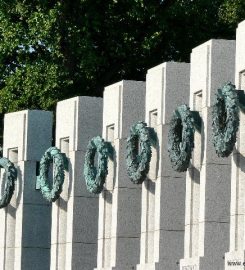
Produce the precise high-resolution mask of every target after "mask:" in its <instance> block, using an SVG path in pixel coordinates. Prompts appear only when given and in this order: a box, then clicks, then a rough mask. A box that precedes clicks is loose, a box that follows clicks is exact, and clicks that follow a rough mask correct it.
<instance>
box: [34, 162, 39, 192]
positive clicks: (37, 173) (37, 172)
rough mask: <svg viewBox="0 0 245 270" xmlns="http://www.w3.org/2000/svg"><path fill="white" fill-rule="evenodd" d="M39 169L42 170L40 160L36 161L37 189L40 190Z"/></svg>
mask: <svg viewBox="0 0 245 270" xmlns="http://www.w3.org/2000/svg"><path fill="white" fill-rule="evenodd" d="M39 170H40V161H36V187H35V190H40V183H39V181H38V176H39Z"/></svg>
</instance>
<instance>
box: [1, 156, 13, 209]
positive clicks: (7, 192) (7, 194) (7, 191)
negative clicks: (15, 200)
mask: <svg viewBox="0 0 245 270" xmlns="http://www.w3.org/2000/svg"><path fill="white" fill-rule="evenodd" d="M0 167H1V168H4V170H5V174H6V183H5V187H4V193H3V196H2V198H1V199H0V208H3V207H6V206H7V205H8V204H9V203H10V201H11V198H12V196H13V193H14V189H15V181H16V179H17V170H16V168H15V167H14V164H13V163H12V162H11V161H9V160H8V159H7V158H4V157H2V158H0Z"/></svg>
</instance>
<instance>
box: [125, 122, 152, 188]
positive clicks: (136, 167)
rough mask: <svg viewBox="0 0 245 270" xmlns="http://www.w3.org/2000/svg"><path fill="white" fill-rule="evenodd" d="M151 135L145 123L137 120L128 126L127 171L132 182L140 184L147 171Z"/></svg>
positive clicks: (149, 158)
mask: <svg viewBox="0 0 245 270" xmlns="http://www.w3.org/2000/svg"><path fill="white" fill-rule="evenodd" d="M151 145H152V142H151V136H150V129H149V128H148V127H147V125H146V123H144V122H138V123H136V124H134V125H133V126H132V127H131V128H130V135H129V137H128V138H127V146H126V151H127V156H126V165H127V173H128V176H129V178H130V180H131V181H132V182H133V183H134V184H141V183H142V182H143V181H144V179H145V177H146V175H147V173H148V172H149V165H150V161H151Z"/></svg>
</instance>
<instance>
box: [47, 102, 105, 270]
mask: <svg viewBox="0 0 245 270" xmlns="http://www.w3.org/2000/svg"><path fill="white" fill-rule="evenodd" d="M101 133H102V99H101V98H95V97H75V98H71V99H67V100H64V101H61V102H58V105H57V112H56V146H57V147H58V148H59V149H61V152H63V153H65V154H66V156H67V157H68V159H69V171H68V172H67V173H66V175H65V181H64V185H63V191H62V193H61V196H60V198H59V199H58V200H57V201H56V202H55V203H53V204H52V238H51V239H52V240H51V241H52V246H51V257H52V261H51V268H50V269H52V270H56V269H59V270H62V269H63V270H71V269H74V270H77V269H83V270H91V269H93V268H94V267H96V260H97V256H96V255H97V238H98V206H99V202H98V196H95V195H94V194H91V193H89V192H88V191H87V188H86V184H85V180H84V176H83V164H84V157H85V153H86V149H87V145H88V142H89V140H90V139H92V137H94V136H98V135H101Z"/></svg>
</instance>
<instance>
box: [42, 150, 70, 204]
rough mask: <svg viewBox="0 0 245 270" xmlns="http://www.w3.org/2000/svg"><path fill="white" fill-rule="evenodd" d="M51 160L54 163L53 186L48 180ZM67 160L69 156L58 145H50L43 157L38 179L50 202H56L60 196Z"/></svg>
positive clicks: (45, 196) (44, 194) (43, 193)
mask: <svg viewBox="0 0 245 270" xmlns="http://www.w3.org/2000/svg"><path fill="white" fill-rule="evenodd" d="M51 162H53V164H54V173H53V186H52V188H51V186H50V184H49V180H48V172H49V166H50V164H51ZM66 162H67V158H66V157H65V155H64V154H63V153H61V151H60V150H59V149H58V148H57V147H50V148H49V149H48V150H46V152H45V153H44V155H43V157H42V158H41V161H40V171H39V177H38V181H39V184H40V189H41V193H42V195H43V197H44V198H45V199H46V200H47V201H49V202H55V201H56V200H57V199H58V198H59V197H60V194H61V192H62V186H63V183H64V178H65V168H66Z"/></svg>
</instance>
